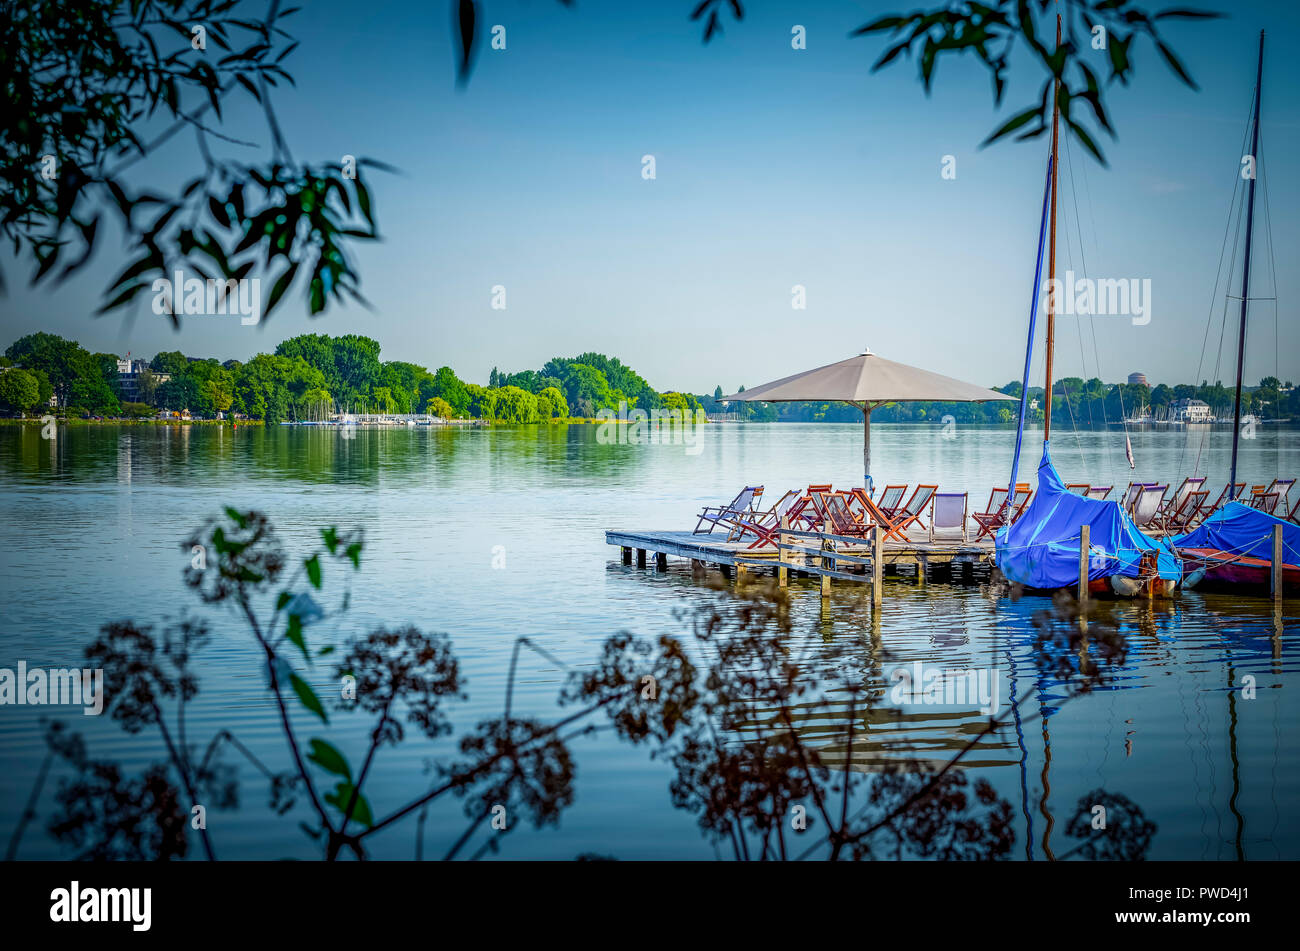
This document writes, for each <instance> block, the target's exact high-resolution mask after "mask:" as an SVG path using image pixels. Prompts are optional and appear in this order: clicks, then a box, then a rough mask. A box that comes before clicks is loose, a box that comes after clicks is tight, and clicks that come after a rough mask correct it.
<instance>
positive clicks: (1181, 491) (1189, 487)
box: [1160, 476, 1205, 519]
mask: <svg viewBox="0 0 1300 951" xmlns="http://www.w3.org/2000/svg"><path fill="white" fill-rule="evenodd" d="M1204 485H1205V476H1188V477H1187V478H1186V479H1184V480H1183V481H1182V484H1181V485H1179V486H1178V491H1177V492H1175V493H1174V494H1173V497H1172V498H1168V499H1165V501H1164V504H1163V505H1161V506H1160V517H1161V518H1162V519H1167V518H1169V516H1170V515H1172V514H1173V513H1174V512H1176V511H1178V510H1179V509H1180V508H1181V507H1182V504H1183V502H1184V501H1186V499H1187V495H1188V493H1189V492H1195V491H1196V490H1198V489H1200V488H1201V487H1202V486H1204Z"/></svg>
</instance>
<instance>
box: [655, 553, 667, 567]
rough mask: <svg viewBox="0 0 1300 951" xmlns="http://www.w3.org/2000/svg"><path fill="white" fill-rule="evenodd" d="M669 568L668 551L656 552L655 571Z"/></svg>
mask: <svg viewBox="0 0 1300 951" xmlns="http://www.w3.org/2000/svg"><path fill="white" fill-rule="evenodd" d="M667 570H668V555H667V553H666V552H662V551H657V552H655V571H667Z"/></svg>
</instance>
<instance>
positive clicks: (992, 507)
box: [971, 489, 1007, 541]
mask: <svg viewBox="0 0 1300 951" xmlns="http://www.w3.org/2000/svg"><path fill="white" fill-rule="evenodd" d="M1006 507H1007V490H1006V489H994V490H993V491H992V492H990V493H989V504H988V507H987V508H986V509H985V510H984V511H983V512H972V513H971V518H973V519H975V524H976V525H978V526H979V527H980V530H979V534H977V535H976V536H975V540H976V541H979V540H980V539H981V538H983V537H984V536H985V535H992V534H993V533H994V532H996V531H997V530H998V526H999V525H1001V524H1002V517H1003V515H1002V513H1003V510H1004V509H1005V508H1006Z"/></svg>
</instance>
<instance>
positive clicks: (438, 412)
mask: <svg viewBox="0 0 1300 951" xmlns="http://www.w3.org/2000/svg"><path fill="white" fill-rule="evenodd" d="M424 411H425V412H426V413H428V414H429V415H430V416H437V417H439V418H440V419H453V418H455V416H456V410H455V408H454V407H453V406H452V405H451V404H450V403H448V402H447V401H446V400H444V399H443V398H442V397H441V396H434V397H432V398H431V399H430V400H429V402H428V403H427V404H425V407H424Z"/></svg>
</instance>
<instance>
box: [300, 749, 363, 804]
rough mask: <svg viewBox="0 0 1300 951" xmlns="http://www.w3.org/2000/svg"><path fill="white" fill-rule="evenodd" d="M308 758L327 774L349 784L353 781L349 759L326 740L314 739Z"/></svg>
mask: <svg viewBox="0 0 1300 951" xmlns="http://www.w3.org/2000/svg"><path fill="white" fill-rule="evenodd" d="M307 758H308V759H309V760H311V761H312V762H313V763H315V764H316V765H317V766H319V767H320V768H321V769H323V770H325V771H326V772H327V773H334V774H335V775H336V776H342V777H344V778H345V779H347V781H348V782H351V781H352V767H350V766H349V765H348V761H347V757H345V756H344V755H343V754H342V753H340V752H339V751H338V749H337V747H334V746H331V745H330V744H329V743H326V742H325V741H324V740H321V739H315V738H313V739H312V741H311V752H310V753H308V754H307ZM345 805H346V802H345Z"/></svg>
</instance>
